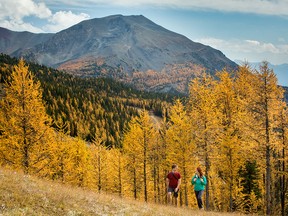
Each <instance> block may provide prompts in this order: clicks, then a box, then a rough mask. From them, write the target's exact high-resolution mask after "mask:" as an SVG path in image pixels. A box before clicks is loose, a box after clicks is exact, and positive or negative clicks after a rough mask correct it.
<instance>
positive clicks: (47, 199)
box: [0, 169, 238, 216]
mask: <svg viewBox="0 0 288 216" xmlns="http://www.w3.org/2000/svg"><path fill="white" fill-rule="evenodd" d="M0 215H3V216H4V215H35V216H36V215H37V216H40V215H49V216H50V215H57V216H58V215H59V216H60V215H67V216H74V215H107V216H108V215H109V216H110V215H119V216H120V215H125V216H132V215H133V216H134V215H147V216H148V215H149V216H150V215H157V216H158V215H163V216H164V215H165V216H166V215H171V216H172V215H173V216H178V215H179V216H180V215H183V216H185V215H189V216H190V215H203V216H206V215H207V216H210V215H238V214H228V213H226V214H225V213H216V212H204V211H198V210H193V209H185V208H180V207H178V208H176V207H172V206H164V205H156V204H147V203H144V202H140V201H135V200H130V199H124V198H123V199H121V198H119V197H118V196H115V195H108V194H99V193H96V192H93V191H88V190H84V189H81V188H76V187H71V186H67V185H62V184H60V183H55V182H51V181H45V180H41V179H38V178H35V177H32V176H26V175H23V174H20V173H16V172H13V171H9V170H4V169H0Z"/></svg>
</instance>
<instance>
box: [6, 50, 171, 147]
mask: <svg viewBox="0 0 288 216" xmlns="http://www.w3.org/2000/svg"><path fill="white" fill-rule="evenodd" d="M17 63H18V60H17V59H16V58H11V57H9V56H8V55H4V54H2V55H0V67H1V68H0V82H1V83H5V81H7V79H8V77H9V76H10V74H11V70H12V67H13V65H15V64H17ZM29 70H31V72H32V73H33V74H34V75H35V77H36V78H37V79H38V80H39V81H40V82H41V88H42V89H43V101H44V102H45V105H46V109H47V113H48V114H49V115H50V116H51V117H52V119H53V127H55V128H58V129H59V127H63V126H64V131H65V132H69V134H70V135H71V136H73V137H76V136H79V137H81V138H83V139H85V140H87V141H92V140H93V138H94V137H95V134H96V133H98V134H101V136H102V138H103V139H104V140H105V145H106V146H110V147H111V146H119V145H121V143H120V138H121V137H122V133H123V131H124V129H125V127H127V123H128V122H129V120H130V119H131V117H132V116H135V115H137V114H138V111H137V108H141V109H147V110H152V111H153V112H154V113H155V114H156V115H159V116H161V115H162V109H163V108H165V107H167V105H166V104H167V103H171V102H172V100H173V98H175V97H176V96H173V95H168V94H157V93H148V92H144V91H138V90H135V89H134V88H133V87H130V86H127V85H124V84H122V83H120V82H116V81H114V80H112V79H108V78H79V77H77V76H76V77H75V76H72V75H68V74H66V73H63V72H60V71H58V70H55V69H52V68H48V67H45V66H41V65H38V64H33V63H29Z"/></svg>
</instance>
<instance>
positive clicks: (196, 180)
mask: <svg viewBox="0 0 288 216" xmlns="http://www.w3.org/2000/svg"><path fill="white" fill-rule="evenodd" d="M191 184H192V185H194V191H195V195H196V199H197V204H198V208H199V209H200V210H204V207H203V202H202V195H203V192H204V190H205V185H206V184H207V180H206V177H205V176H204V174H203V172H202V170H201V168H200V167H197V169H196V173H195V175H194V176H193V177H192V179H191Z"/></svg>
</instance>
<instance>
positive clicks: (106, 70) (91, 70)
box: [0, 15, 237, 91]
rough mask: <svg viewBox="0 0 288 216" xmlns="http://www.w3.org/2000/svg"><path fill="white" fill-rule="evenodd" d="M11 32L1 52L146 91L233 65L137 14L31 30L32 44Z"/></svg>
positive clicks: (181, 84)
mask: <svg viewBox="0 0 288 216" xmlns="http://www.w3.org/2000/svg"><path fill="white" fill-rule="evenodd" d="M18 34H19V33H18ZM22 34H24V33H22ZM30 34H31V33H30ZM15 35H16V36H14V35H13V34H12V36H13V37H12V36H11V37H10V40H11V46H12V45H13V49H12V48H10V47H9V46H7V45H6V46H4V49H3V46H2V40H3V39H2V37H1V38H0V40H1V41H0V44H1V46H0V51H1V52H4V53H6V54H10V55H12V56H16V57H19V56H23V57H24V58H26V59H28V60H30V61H35V62H37V63H40V64H44V65H47V66H51V67H54V68H59V69H61V70H65V71H67V72H69V73H73V74H77V75H80V76H99V75H101V76H110V77H114V78H117V79H120V80H121V81H124V82H128V83H133V84H134V85H136V86H137V87H138V88H142V89H146V90H155V91H171V90H173V89H174V90H176V91H187V86H188V82H189V80H190V79H191V78H193V77H194V76H195V75H197V73H201V72H203V71H204V70H206V71H208V72H211V73H213V72H215V71H216V70H221V69H222V68H223V67H227V68H231V69H235V68H236V67H237V64H236V63H234V62H233V61H231V60H229V59H228V58H226V57H225V55H224V54H223V53H222V52H220V51H219V50H216V49H213V48H211V47H209V46H205V45H203V44H200V43H195V42H193V41H191V40H189V39H188V38H186V37H184V36H182V35H180V34H177V33H174V32H171V31H169V30H167V29H165V28H163V27H161V26H159V25H157V24H155V23H153V22H152V21H150V20H149V19H147V18H145V17H144V16H142V15H140V16H122V15H113V16H109V17H104V18H96V19H91V20H86V21H82V22H81V23H79V24H76V25H74V26H72V27H70V28H68V29H65V30H63V31H60V32H58V33H56V34H53V35H51V34H47V35H45V34H44V35H39V34H38V35H36V34H32V35H31V36H30V37H31V38H35V39H34V41H35V43H34V44H32V43H30V42H27V39H25V37H23V39H21V38H20V37H19V36H18V37H17V34H16V33H15ZM14 38H15V39H14ZM13 40H17V41H18V42H17V43H12V41H13ZM22 40H24V42H25V43H23V42H21V41H22ZM37 42H39V43H38V44H36V43H37ZM21 44H24V45H23V46H22V45H21ZM17 46H18V47H17ZM17 48H18V49H17Z"/></svg>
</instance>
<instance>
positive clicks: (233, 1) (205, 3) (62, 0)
mask: <svg viewBox="0 0 288 216" xmlns="http://www.w3.org/2000/svg"><path fill="white" fill-rule="evenodd" d="M50 3H51V4H65V5H78V6H82V7H87V6H90V7H91V5H103V4H104V5H112V6H125V7H134V6H157V7H169V8H182V9H189V10H199V9H201V10H217V11H225V12H240V13H253V14H266V15H277V16H283V15H284V16H288V0H213V1H211V0H201V1H199V0H181V1H179V0H161V1H155V0H117V1H116V0H105V1H104V0H73V1H72V0H71V1H68V0H50V1H49V4H50Z"/></svg>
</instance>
